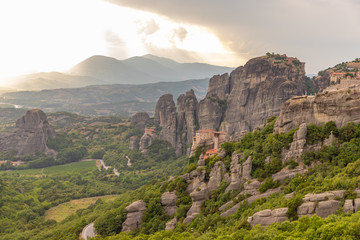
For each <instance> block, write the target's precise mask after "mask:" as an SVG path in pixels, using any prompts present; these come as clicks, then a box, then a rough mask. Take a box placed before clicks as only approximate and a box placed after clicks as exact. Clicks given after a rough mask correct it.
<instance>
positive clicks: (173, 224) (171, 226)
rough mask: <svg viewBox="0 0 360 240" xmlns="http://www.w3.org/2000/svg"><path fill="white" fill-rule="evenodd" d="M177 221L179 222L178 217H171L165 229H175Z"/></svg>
mask: <svg viewBox="0 0 360 240" xmlns="http://www.w3.org/2000/svg"><path fill="white" fill-rule="evenodd" d="M177 222H178V220H177V218H176V217H175V218H173V219H171V220H170V221H169V222H167V223H166V224H165V230H174V229H175V227H176V224H177Z"/></svg>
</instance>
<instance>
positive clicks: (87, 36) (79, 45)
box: [0, 0, 235, 85]
mask: <svg viewBox="0 0 360 240" xmlns="http://www.w3.org/2000/svg"><path fill="white" fill-rule="evenodd" d="M0 31H1V40H0V53H1V54H0V64H1V66H2V70H1V71H0V80H1V78H2V79H4V78H7V77H9V76H15V75H19V74H26V73H31V72H38V71H65V70H67V69H68V68H70V67H71V66H73V65H74V64H76V63H78V62H80V61H82V60H84V59H85V58H87V57H90V56H92V55H96V54H99V55H107V56H112V57H115V58H118V59H125V58H128V57H132V56H136V55H144V54H147V53H153V54H156V53H158V52H159V51H158V50H163V51H166V50H174V49H175V50H177V54H174V55H173V56H171V57H172V58H173V59H174V60H178V61H181V60H182V59H184V58H182V57H181V56H180V55H181V54H179V53H191V54H192V55H191V56H192V57H193V60H194V61H205V62H209V63H216V64H222V65H226V64H228V63H229V62H232V61H233V60H234V59H233V58H235V54H232V53H231V52H229V51H228V50H226V49H225V48H224V46H223V45H222V44H221V43H220V41H219V40H218V39H217V37H216V36H215V35H214V34H212V33H211V32H210V31H208V30H207V29H206V28H203V27H200V26H193V25H186V24H181V23H176V22H173V21H170V20H169V19H167V18H165V17H162V16H159V15H156V14H153V13H148V12H143V11H137V10H133V9H130V8H124V7H120V6H117V5H113V4H111V3H107V2H105V1H103V0H76V1H74V0H53V1H48V0H32V1H28V0H12V1H1V2H0ZM166 57H169V56H166ZM219 60H221V62H220V61H219ZM228 60H229V61H228ZM4 83H6V82H4V80H3V85H4Z"/></svg>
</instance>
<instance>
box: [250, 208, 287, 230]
mask: <svg viewBox="0 0 360 240" xmlns="http://www.w3.org/2000/svg"><path fill="white" fill-rule="evenodd" d="M287 211H288V208H277V209H274V210H270V209H266V210H263V211H260V212H257V213H255V214H254V215H253V216H251V217H249V218H248V220H247V221H248V223H249V224H250V226H251V227H253V226H255V225H257V224H260V225H261V226H264V227H266V226H269V225H271V224H273V223H275V222H279V223H281V222H284V221H286V220H287V217H286V213H287Z"/></svg>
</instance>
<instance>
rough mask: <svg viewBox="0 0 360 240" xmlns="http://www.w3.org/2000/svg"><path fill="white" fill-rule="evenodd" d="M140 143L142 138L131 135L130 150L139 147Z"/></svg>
mask: <svg viewBox="0 0 360 240" xmlns="http://www.w3.org/2000/svg"><path fill="white" fill-rule="evenodd" d="M139 143H140V139H139V137H138V136H131V137H130V141H129V149H130V150H134V149H139V147H140V145H139ZM143 147H144V142H143Z"/></svg>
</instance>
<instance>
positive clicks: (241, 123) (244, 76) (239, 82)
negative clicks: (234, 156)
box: [199, 55, 305, 135]
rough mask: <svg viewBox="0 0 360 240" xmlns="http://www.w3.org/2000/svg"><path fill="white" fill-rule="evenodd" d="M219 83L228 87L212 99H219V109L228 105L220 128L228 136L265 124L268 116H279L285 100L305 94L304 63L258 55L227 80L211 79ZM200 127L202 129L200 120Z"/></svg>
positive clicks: (212, 96)
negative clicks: (225, 81) (226, 81)
mask: <svg viewBox="0 0 360 240" xmlns="http://www.w3.org/2000/svg"><path fill="white" fill-rule="evenodd" d="M277 58H279V59H277ZM219 83H223V84H224V85H225V87H222V88H221V89H219V91H218V92H216V94H215V93H214V94H212V95H211V99H216V100H217V102H218V106H219V108H222V109H223V110H224V108H225V111H224V114H223V115H222V117H221V119H222V120H221V124H220V130H221V131H225V132H227V133H228V134H229V135H232V134H234V133H241V132H243V131H252V130H254V129H255V128H256V127H262V126H263V125H264V124H265V122H266V119H267V118H269V117H271V116H277V115H279V113H280V108H281V105H282V103H283V102H285V101H286V100H288V99H290V98H291V97H293V96H298V95H302V94H303V93H304V91H305V84H304V83H305V70H304V64H303V63H300V62H299V61H298V60H297V59H292V58H288V57H286V55H283V56H278V57H275V56H265V57H258V58H254V59H251V60H249V61H248V62H247V63H246V64H245V66H244V67H239V68H237V69H235V70H234V71H233V72H232V73H231V74H230V77H229V78H228V83H224V80H223V79H220V80H218V81H213V82H211V81H210V84H215V85H217V84H219ZM210 84H209V89H212V88H213V87H212V86H211V85H210ZM220 90H222V91H221V92H220ZM207 98H209V97H208V96H207ZM203 101H204V100H203ZM215 109H216V112H218V108H215ZM199 111H200V112H201V111H202V109H201V105H200V109H199ZM208 115H211V111H210V112H209V114H208ZM200 127H201V128H203V125H202V122H201V121H200Z"/></svg>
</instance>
